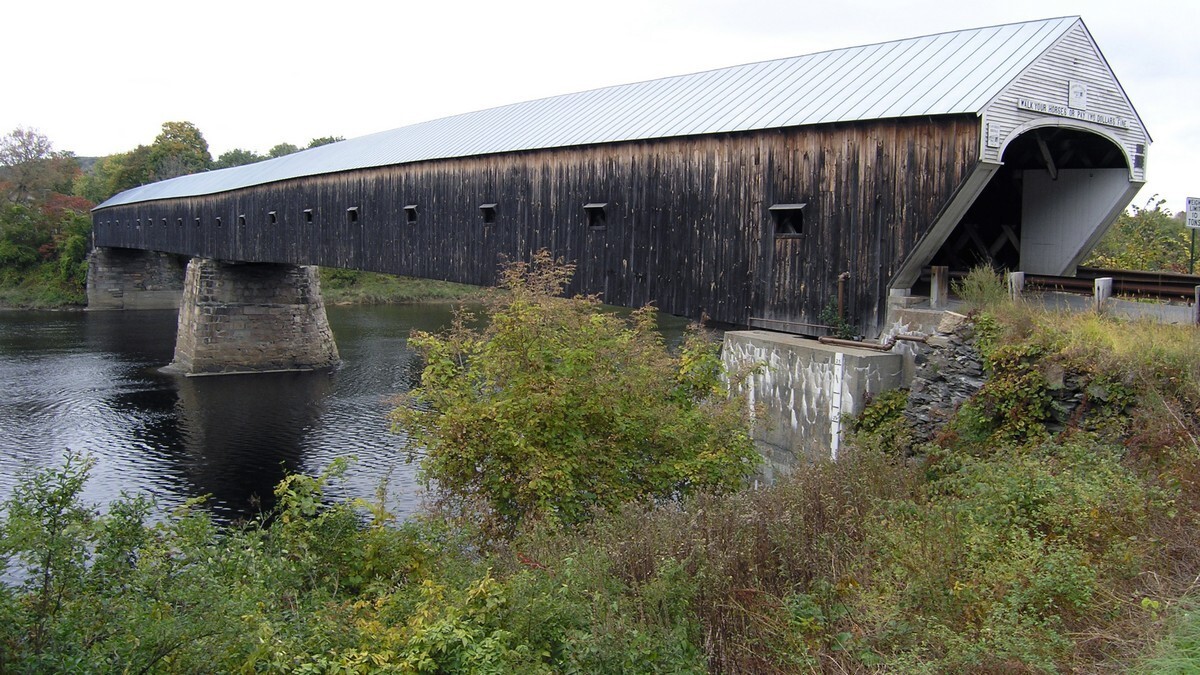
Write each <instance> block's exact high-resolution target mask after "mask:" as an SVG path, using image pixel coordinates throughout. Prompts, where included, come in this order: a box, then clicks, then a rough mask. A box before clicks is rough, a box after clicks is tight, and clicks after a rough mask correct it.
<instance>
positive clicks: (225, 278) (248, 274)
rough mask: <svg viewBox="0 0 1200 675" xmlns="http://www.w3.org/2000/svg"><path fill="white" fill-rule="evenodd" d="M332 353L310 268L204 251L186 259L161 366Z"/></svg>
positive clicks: (250, 368) (270, 365) (255, 368)
mask: <svg viewBox="0 0 1200 675" xmlns="http://www.w3.org/2000/svg"><path fill="white" fill-rule="evenodd" d="M338 360H339V359H338V351H337V345H336V344H334V341H333V333H332V332H331V331H330V329H329V321H328V320H327V319H326V316H325V304H324V302H323V301H322V300H321V288H320V282H319V281H318V279H317V273H316V268H315V267H310V266H297V265H280V264H271V263H226V262H219V261H216V260H209V259H205V258H193V259H192V260H191V262H189V263H188V266H187V276H186V279H185V280H184V290H183V301H182V303H181V304H180V307H179V332H178V335H177V337H176V339H175V358H174V360H173V361H172V362H171V365H170V366H168V367H167V368H166V369H165V370H167V371H169V372H180V373H183V374H185V375H215V374H223V373H250V372H270V371H281V370H315V369H318V368H325V367H328V366H333V365H335V364H337V363H338Z"/></svg>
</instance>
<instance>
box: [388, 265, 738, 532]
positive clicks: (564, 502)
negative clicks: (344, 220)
mask: <svg viewBox="0 0 1200 675" xmlns="http://www.w3.org/2000/svg"><path fill="white" fill-rule="evenodd" d="M571 273H572V267H571V266H568V265H563V264H561V263H556V262H554V261H553V260H552V259H551V257H550V255H549V254H548V253H546V252H544V251H543V252H541V253H538V254H537V255H535V256H534V259H533V261H532V263H531V264H512V265H509V266H507V267H506V268H505V269H504V270H503V272H502V277H503V284H502V286H503V288H504V289H506V290H507V293H505V294H503V295H498V296H496V298H494V299H493V300H492V301H491V302H490V303H489V314H490V321H489V322H488V325H487V326H486V327H485V328H482V329H475V328H470V327H469V326H470V325H471V323H472V319H471V317H469V316H467V315H460V316H458V318H457V319H456V321H455V322H454V325H453V327H452V328H450V329H449V330H448V331H446V332H445V333H443V334H441V335H431V334H428V333H416V334H414V335H413V336H412V338H411V340H410V344H411V345H412V346H414V347H415V348H416V349H417V350H418V351H419V352H420V353H421V354H422V355H423V356H424V357H425V362H426V365H425V368H424V372H423V373H422V376H421V384H420V386H419V387H417V388H416V389H415V390H414V391H413V392H412V393H411V395H410V399H409V400H408V401H406V404H405V405H402V406H401V407H399V408H397V409H396V410H395V411H394V413H393V419H394V421H395V429H396V430H397V431H399V432H401V433H405V434H407V438H408V443H409V444H410V445H409V451H410V453H412V455H410V456H415V454H416V453H418V452H420V449H421V448H423V449H424V450H423V452H424V460H423V462H422V475H423V476H424V477H425V478H426V479H427V480H430V481H432V482H434V483H436V485H437V487H438V488H439V490H440V491H441V492H442V495H443V496H444V497H446V498H447V499H448V500H449V501H450V502H451V503H471V502H482V503H483V504H485V505H486V514H485V516H486V517H487V519H488V520H489V522H490V523H492V524H493V525H495V526H498V527H499V528H501V529H506V530H509V531H511V529H512V528H515V527H516V526H517V525H518V524H519V522H520V521H521V520H522V519H523V518H529V517H532V518H541V519H548V520H552V521H556V522H560V523H564V524H573V523H579V522H581V521H584V520H586V519H588V518H589V517H591V515H592V513H593V510H594V509H595V508H601V509H611V508H613V507H615V506H618V505H620V504H622V503H625V502H629V501H632V500H638V499H642V498H659V499H667V498H673V497H678V496H681V495H686V494H688V493H691V492H694V491H696V490H700V489H717V490H719V489H727V488H733V487H736V486H738V485H740V483H741V482H742V481H743V480H744V479H745V477H746V476H747V475H748V474H749V473H750V472H751V471H752V470H753V468H754V466H755V464H756V461H757V457H758V456H757V454H756V452H755V450H754V447H753V444H752V442H751V440H750V437H749V433H748V427H747V419H746V416H745V406H744V404H743V403H741V402H739V401H736V400H734V399H731V398H729V397H728V396H727V395H726V391H725V389H724V387H723V385H722V378H721V375H722V368H721V362H720V358H719V356H718V351H717V350H718V347H717V346H716V345H714V344H712V343H711V342H706V341H704V340H702V339H701V338H700V336H699V335H698V334H695V333H694V334H693V335H692V337H691V338H689V340H688V341H687V343H686V345H685V347H684V348H683V349H682V351H681V353H680V354H679V355H672V354H671V353H670V352H669V351H668V350H667V348H666V346H665V345H664V343H663V340H662V337H661V336H660V335H659V334H658V332H657V330H656V328H655V315H654V311H653V309H651V308H645V309H642V310H639V311H637V312H635V313H634V314H633V316H632V317H631V318H630V319H628V320H626V319H622V318H621V317H619V316H617V315H615V314H613V313H611V312H607V311H604V310H603V309H602V307H601V305H600V302H599V301H598V300H597V299H596V298H594V297H576V298H571V299H566V298H561V297H557V296H558V295H559V294H560V293H561V292H562V290H563V289H564V288H565V287H566V284H567V282H568V280H569V279H570V276H571Z"/></svg>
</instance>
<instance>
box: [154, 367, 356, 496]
mask: <svg viewBox="0 0 1200 675" xmlns="http://www.w3.org/2000/svg"><path fill="white" fill-rule="evenodd" d="M333 377H334V376H333V374H332V373H330V372H328V371H323V372H308V373H265V374H261V375H231V376H226V377H180V378H178V382H177V384H176V386H177V392H178V399H177V400H176V402H175V406H174V412H175V415H174V417H175V419H176V420H177V436H178V438H179V442H180V448H179V452H177V453H176V454H175V456H174V457H172V458H171V459H172V461H173V462H174V463H175V465H176V466H175V472H176V473H177V474H178V475H180V476H182V477H184V478H185V479H186V481H187V483H188V484H189V485H191V486H192V487H193V488H194V489H195V490H197V491H199V492H201V493H207V494H210V495H212V500H213V503H214V504H216V505H219V508H220V509H222V510H228V511H229V512H230V514H231V515H237V514H244V513H247V512H253V511H254V510H255V508H257V507H258V506H259V505H261V506H262V507H264V508H270V507H271V506H272V505H273V503H274V502H273V499H272V498H271V496H272V491H273V490H274V487H275V485H276V484H277V483H279V481H281V480H283V478H284V477H285V476H286V475H288V474H289V473H296V472H298V471H301V470H303V469H304V457H303V450H304V448H305V440H306V437H307V436H308V435H309V434H310V433H311V432H312V429H314V428H315V427H317V426H319V424H320V418H321V414H322V413H323V412H324V410H325V400H326V397H328V396H329V394H330V392H331V391H332V389H333V387H332V384H331V379H332V378H333Z"/></svg>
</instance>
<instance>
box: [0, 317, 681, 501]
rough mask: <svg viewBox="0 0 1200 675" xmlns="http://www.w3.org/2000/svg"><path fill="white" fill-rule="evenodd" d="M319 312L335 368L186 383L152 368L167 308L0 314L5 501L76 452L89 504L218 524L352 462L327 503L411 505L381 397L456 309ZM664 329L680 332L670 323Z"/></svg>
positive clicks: (404, 385) (165, 339)
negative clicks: (127, 497)
mask: <svg viewBox="0 0 1200 675" xmlns="http://www.w3.org/2000/svg"><path fill="white" fill-rule="evenodd" d="M328 311H329V322H330V324H331V326H332V328H333V332H334V336H335V338H336V340H337V343H338V349H339V351H340V353H341V356H342V360H343V364H342V365H341V367H339V368H337V369H336V370H334V371H332V372H316V373H276V374H264V375H235V376H223V377H193V378H185V377H179V376H172V375H164V374H162V373H159V372H158V368H160V367H162V366H164V365H166V364H167V363H168V362H169V361H170V360H171V356H172V352H173V350H174V344H175V312H173V311H154V312H15V311H10V312H3V311H0V499H4V498H7V497H8V495H9V494H10V493H11V491H12V487H13V485H14V484H15V482H16V480H17V477H18V475H19V474H20V472H22V471H24V470H28V469H32V468H38V467H45V466H52V465H55V464H57V463H59V462H60V461H61V459H62V457H63V454H64V452H66V451H67V449H71V450H75V451H80V452H84V453H86V454H87V455H89V456H90V457H92V458H93V459H94V460H95V461H96V466H95V468H94V469H93V471H92V479H91V481H90V482H89V484H88V486H87V490H86V494H85V498H86V499H87V500H88V501H90V502H96V503H100V504H103V503H106V502H108V501H111V500H112V499H113V498H114V497H116V496H117V495H118V494H120V492H121V491H122V490H125V491H129V492H133V493H145V494H150V495H153V496H154V497H155V498H156V499H157V500H158V503H159V505H160V508H161V509H162V510H164V511H165V510H169V509H170V508H171V507H173V506H176V505H178V504H180V503H182V502H183V501H184V500H186V499H189V498H191V497H196V496H200V495H211V496H210V498H209V502H208V503H209V506H210V508H211V510H212V511H213V513H214V514H215V515H217V516H218V517H219V518H221V519H223V520H229V519H235V518H238V517H247V516H252V515H255V514H257V513H258V512H259V509H260V504H261V505H264V506H265V505H269V503H270V499H271V492H272V489H273V487H274V485H275V484H276V483H278V482H279V480H280V479H282V478H283V477H284V476H285V475H286V474H288V473H292V472H304V473H317V472H320V471H321V470H322V469H324V468H325V467H327V466H328V465H329V463H330V462H331V461H332V460H333V459H334V458H336V457H343V456H354V457H356V458H357V459H356V461H355V463H354V464H353V466H352V468H351V470H350V471H349V472H348V474H347V476H346V479H345V480H344V481H343V483H342V484H341V485H338V486H335V487H334V489H333V490H331V492H332V493H333V496H335V497H358V496H361V497H369V498H370V497H373V496H374V495H375V493H376V488H377V487H378V486H379V484H380V483H381V481H383V480H385V479H386V480H387V481H388V500H387V502H388V505H389V506H390V508H391V509H392V510H393V512H395V513H397V514H398V515H402V516H403V515H407V514H410V513H412V512H413V511H414V510H415V509H416V508H417V507H418V506H419V505H420V503H421V499H422V492H421V489H420V487H419V484H418V482H417V480H416V476H415V473H416V467H415V465H411V464H408V463H406V461H405V457H404V453H403V452H402V451H401V440H402V439H401V438H399V437H398V436H396V435H395V434H392V433H391V432H390V431H389V424H388V419H387V414H388V411H389V410H390V409H391V404H390V402H389V401H390V399H391V398H392V397H394V396H395V395H396V394H398V393H400V392H404V391H407V390H408V389H409V388H410V387H412V386H413V384H414V383H415V382H416V381H417V380H418V379H419V376H420V363H419V359H418V357H417V356H416V355H415V354H414V353H413V352H411V351H410V350H409V349H408V347H407V338H408V335H409V333H410V332H411V331H412V330H413V329H421V330H430V331H436V330H438V329H440V328H442V327H444V326H446V325H448V324H449V322H450V319H451V307H450V306H449V305H444V304H431V305H405V306H373V307H331V308H329V310H328ZM663 324H664V330H665V331H666V332H667V333H668V335H672V334H673V335H676V336H677V335H678V334H679V333H680V332H681V329H682V321H681V320H678V319H675V318H674V317H664V319H663Z"/></svg>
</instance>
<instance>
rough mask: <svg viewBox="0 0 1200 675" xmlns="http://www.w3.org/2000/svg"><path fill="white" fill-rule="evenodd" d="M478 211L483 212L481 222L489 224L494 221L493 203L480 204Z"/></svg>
mask: <svg viewBox="0 0 1200 675" xmlns="http://www.w3.org/2000/svg"><path fill="white" fill-rule="evenodd" d="M479 213H481V214H483V224H484V225H491V224H492V223H494V222H496V205H495V204H480V205H479Z"/></svg>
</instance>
